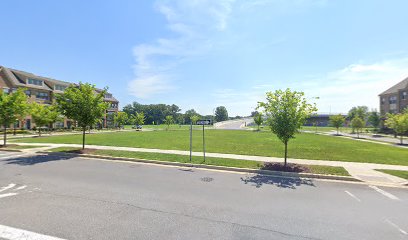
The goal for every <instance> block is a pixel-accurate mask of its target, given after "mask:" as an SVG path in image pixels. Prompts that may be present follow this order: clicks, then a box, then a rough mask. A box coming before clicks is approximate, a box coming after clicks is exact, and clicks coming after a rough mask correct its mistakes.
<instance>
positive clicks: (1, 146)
mask: <svg viewBox="0 0 408 240" xmlns="http://www.w3.org/2000/svg"><path fill="white" fill-rule="evenodd" d="M16 146H18V145H17V144H7V145H6V146H4V145H0V148H12V147H16Z"/></svg>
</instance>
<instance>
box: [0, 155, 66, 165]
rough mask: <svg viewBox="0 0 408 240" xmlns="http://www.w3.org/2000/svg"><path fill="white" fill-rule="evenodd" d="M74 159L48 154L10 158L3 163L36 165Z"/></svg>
mask: <svg viewBox="0 0 408 240" xmlns="http://www.w3.org/2000/svg"><path fill="white" fill-rule="evenodd" d="M71 158H74V156H68V155H62V154H57V153H48V154H41V155H35V156H27V157H16V158H8V159H4V160H1V161H2V162H7V164H16V165H22V166H27V165H35V164H39V163H46V162H52V161H60V160H68V159H71Z"/></svg>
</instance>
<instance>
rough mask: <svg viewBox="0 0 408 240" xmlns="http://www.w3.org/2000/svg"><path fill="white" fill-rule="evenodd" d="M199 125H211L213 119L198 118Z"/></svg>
mask: <svg viewBox="0 0 408 240" xmlns="http://www.w3.org/2000/svg"><path fill="white" fill-rule="evenodd" d="M196 124H197V125H211V120H209V119H206V120H198V121H197V122H196Z"/></svg>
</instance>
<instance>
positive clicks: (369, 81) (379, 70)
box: [213, 58, 408, 115]
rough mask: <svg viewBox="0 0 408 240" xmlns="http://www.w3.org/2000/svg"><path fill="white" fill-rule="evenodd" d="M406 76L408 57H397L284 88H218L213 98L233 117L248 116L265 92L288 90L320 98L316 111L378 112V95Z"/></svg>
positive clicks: (356, 65) (290, 83)
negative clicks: (363, 109) (365, 108)
mask: <svg viewBox="0 0 408 240" xmlns="http://www.w3.org/2000/svg"><path fill="white" fill-rule="evenodd" d="M406 77H408V58H400V59H391V60H385V61H379V62H375V63H365V64H364V63H358V64H350V65H349V66H346V67H344V68H342V69H338V70H334V71H330V72H328V73H327V74H324V75H323V76H321V77H312V78H310V77H309V78H307V79H306V80H305V81H304V82H301V83H294V82H287V83H285V85H283V84H282V83H280V82H279V81H275V82H276V84H261V85H256V86H253V87H252V88H251V89H248V90H245V91H242V90H240V91H238V90H234V89H218V90H217V91H215V92H214V94H213V96H214V97H215V98H216V101H217V102H218V103H219V104H222V105H225V106H226V107H227V108H228V109H231V112H233V114H240V115H245V114H248V113H249V111H252V110H253V109H254V108H255V107H256V105H257V102H258V101H263V100H264V98H265V92H267V91H274V90H276V89H279V88H287V87H289V88H291V89H293V90H298V91H304V92H305V93H306V96H307V97H310V98H312V97H319V100H314V101H315V102H316V103H317V106H318V109H319V112H324V113H329V112H331V113H347V111H348V110H349V109H350V108H351V107H353V106H360V105H365V106H368V107H369V108H371V109H377V110H378V108H379V99H378V95H379V94H380V93H381V92H383V91H385V90H387V89H388V88H390V87H392V86H393V85H395V84H396V83H398V82H399V81H402V80H403V79H404V78H406ZM243 110H244V111H243Z"/></svg>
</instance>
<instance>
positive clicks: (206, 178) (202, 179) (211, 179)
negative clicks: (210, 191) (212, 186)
mask: <svg viewBox="0 0 408 240" xmlns="http://www.w3.org/2000/svg"><path fill="white" fill-rule="evenodd" d="M213 180H214V178H210V177H203V178H201V181H203V182H211V181H213Z"/></svg>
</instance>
